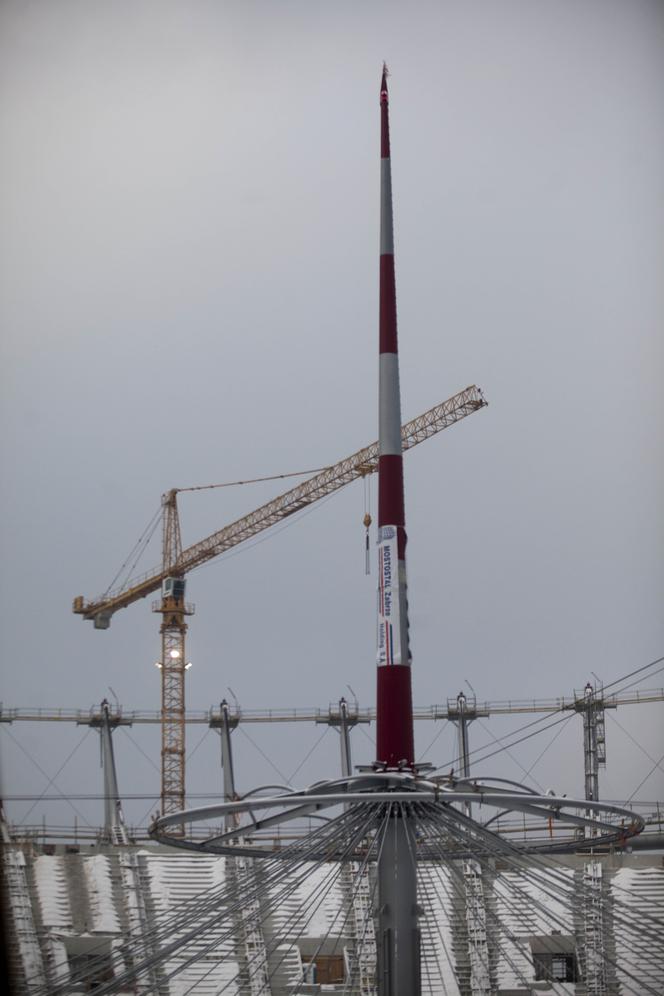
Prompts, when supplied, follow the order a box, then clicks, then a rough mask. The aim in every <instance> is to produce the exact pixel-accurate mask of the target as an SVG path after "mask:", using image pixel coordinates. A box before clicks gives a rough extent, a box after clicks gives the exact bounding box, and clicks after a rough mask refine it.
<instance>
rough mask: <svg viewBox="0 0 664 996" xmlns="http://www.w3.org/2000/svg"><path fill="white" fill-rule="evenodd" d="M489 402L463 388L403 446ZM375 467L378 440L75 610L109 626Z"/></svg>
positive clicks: (80, 601) (406, 431)
mask: <svg viewBox="0 0 664 996" xmlns="http://www.w3.org/2000/svg"><path fill="white" fill-rule="evenodd" d="M486 405H487V401H486V400H485V398H484V395H483V394H482V391H481V390H480V389H479V388H478V387H476V386H475V385H474V384H473V385H471V386H470V387H467V388H465V390H463V391H460V392H459V393H458V394H455V395H453V396H452V397H451V398H448V399H447V401H443V402H442V403H441V404H439V405H435V406H434V407H433V408H430V409H429V410H428V411H426V412H423V413H422V415H418V416H417V418H414V419H412V421H410V422H406V423H405V424H404V425H403V426H402V428H401V442H402V447H403V449H404V450H408V449H412V448H413V446H417V445H418V444H419V443H421V442H424V440H425V439H429V438H430V437H431V436H434V435H436V434H437V433H438V432H441V431H442V430H443V429H447V428H448V427H449V426H451V425H454V424H455V423H456V422H460V421H461V420H462V419H464V418H466V416H468V415H471V414H472V413H473V412H475V411H479V410H480V409H481V408H484V407H486ZM377 468H378V442H374V443H372V444H371V445H370V446H365V447H364V448H363V449H361V450H358V451H357V452H356V453H354V454H353V455H352V456H350V457H346V459H345V460H340V461H339V462H338V463H336V464H333V465H332V466H331V467H328V468H327V469H325V470H323V471H321V472H320V473H318V474H316V475H314V476H313V477H311V478H309V479H308V480H306V481H303V482H302V483H301V484H298V485H296V486H295V487H294V488H291V489H290V490H289V491H286V492H284V493H283V494H282V495H279V496H278V497H277V498H273V499H272V500H271V501H269V502H267V504H265V505H261V506H260V508H257V509H255V510H254V511H253V512H250V513H249V514H248V515H245V516H243V517H242V518H241V519H238V520H236V521H235V522H232V523H230V524H229V525H227V526H224V527H223V529H220V530H218V531H217V532H216V533H213V534H212V535H211V536H208V537H207V538H206V539H204V540H201V541H199V542H198V543H195V544H194V545H193V546H190V547H188V548H187V549H185V550H183V551H182V553H181V554H180V556H179V557H178V560H177V562H176V563H175V564H172V565H171V566H170V568H169V569H168V570H163V569H161V568H158V569H156V570H154V571H151V572H149V573H148V574H147V575H145V576H144V577H142V578H138V579H134V581H133V582H132V583H130V584H129V585H127V586H126V587H125V588H122V589H120V590H119V591H114V592H108V593H106V594H105V595H103V596H101V597H99V598H96V599H94V600H92V601H89V602H88V601H86V600H85V599H84V597H83V596H82V595H78V596H77V597H76V598H75V599H74V602H73V606H72V611H73V612H74V613H76V614H77V615H82V616H83V618H84V619H91V620H93V622H94V624H95V628H96V629H108V627H109V625H110V620H111V617H112V615H113V613H114V612H117V610H118V609H124V608H126V607H127V606H129V605H131V604H132V603H133V602H137V601H139V600H140V599H141V598H146V597H147V596H148V595H151V594H152V593H153V592H155V591H158V590H159V589H160V588H161V585H162V583H163V582H164V580H165V579H166V578H167V577H170V576H171V575H172V574H173V573H177V574H178V575H179V576H183V575H185V574H187V573H189V572H190V571H193V570H195V568H197V567H200V566H201V565H202V564H204V563H206V562H207V561H209V560H212V559H213V558H214V557H218V556H219V555H221V554H222V553H225V552H226V551H227V550H230V549H232V548H233V547H235V546H237V545H238V544H239V543H243V542H244V541H245V540H247V539H251V537H252V536H255V535H256V534H257V533H259V532H262V531H263V530H265V529H269V528H270V526H273V525H275V524H276V523H277V522H280V521H282V520H283V519H285V518H287V517H288V516H290V515H293V514H295V512H299V511H301V510H302V509H304V508H306V507H307V506H308V505H311V504H313V502H315V501H318V500H319V499H320V498H324V497H325V496H326V495H329V494H332V493H333V492H334V491H338V490H339V489H340V488H343V487H345V485H346V484H350V483H351V482H352V481H355V480H357V479H358V478H360V477H365V476H366V475H367V474H373V473H375V471H376V470H377Z"/></svg>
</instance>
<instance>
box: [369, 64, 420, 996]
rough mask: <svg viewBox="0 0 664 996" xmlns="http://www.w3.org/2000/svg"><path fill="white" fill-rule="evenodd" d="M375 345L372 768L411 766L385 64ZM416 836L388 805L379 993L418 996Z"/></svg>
mask: <svg viewBox="0 0 664 996" xmlns="http://www.w3.org/2000/svg"><path fill="white" fill-rule="evenodd" d="M380 112H381V163H380V169H381V173H380V323H379V324H380V345H379V352H380V358H379V389H378V396H379V412H378V422H379V431H378V441H379V456H378V633H377V637H378V639H377V644H378V646H377V655H376V663H377V666H378V667H377V670H378V675H377V701H376V726H377V731H376V767H377V768H382V769H384V770H390V769H392V770H395V769H396V770H400V769H409V770H413V768H414V766H415V746H414V737H413V705H412V692H411V669H410V649H409V640H408V598H407V587H406V517H405V503H404V488H403V455H402V445H401V398H400V391H399V354H398V349H397V309H396V283H395V274H394V237H393V222H392V174H391V161H390V130H389V110H388V93H387V69H386V67H385V66H383V76H382V80H381V87H380ZM417 916H418V908H417V862H416V858H415V834H414V830H413V824H412V821H411V818H410V816H409V814H408V810H407V809H406V807H402V806H399V805H396V804H395V805H392V806H391V807H390V814H389V820H388V826H387V830H386V835H385V838H384V840H383V842H382V846H381V851H380V856H379V859H378V910H377V918H378V937H377V948H378V991H379V994H380V996H420V992H421V983H420V935H419V928H418V923H417Z"/></svg>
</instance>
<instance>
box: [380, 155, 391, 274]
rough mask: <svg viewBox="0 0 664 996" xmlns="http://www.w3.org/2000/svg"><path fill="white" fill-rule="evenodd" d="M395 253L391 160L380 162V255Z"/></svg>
mask: <svg viewBox="0 0 664 996" xmlns="http://www.w3.org/2000/svg"><path fill="white" fill-rule="evenodd" d="M393 253H394V231H393V228H392V173H391V171H390V160H389V159H381V161H380V254H381V256H386V255H392V254H393Z"/></svg>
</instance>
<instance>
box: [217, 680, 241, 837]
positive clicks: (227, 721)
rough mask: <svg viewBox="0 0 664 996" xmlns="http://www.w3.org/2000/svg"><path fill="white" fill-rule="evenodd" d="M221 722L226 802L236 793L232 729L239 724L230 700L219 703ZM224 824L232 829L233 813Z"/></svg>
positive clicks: (226, 817) (220, 731) (233, 797)
mask: <svg viewBox="0 0 664 996" xmlns="http://www.w3.org/2000/svg"><path fill="white" fill-rule="evenodd" d="M219 712H220V723H219V736H220V738H221V767H222V771H223V773H224V802H232V801H233V799H235V798H236V795H235V772H234V770H233V748H232V746H231V731H232V730H234V729H235V727H236V726H237V720H235V721H232V720H231V716H230V709H229V707H228V702H227V701H226V699H223V700H222V702H221V703H220V705H219ZM224 826H225V827H226V828H227V829H231V828H232V827H233V826H234V818H233V815H232V814H231V813H227V814H226V816H225V817H224Z"/></svg>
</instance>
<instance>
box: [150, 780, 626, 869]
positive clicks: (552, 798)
mask: <svg viewBox="0 0 664 996" xmlns="http://www.w3.org/2000/svg"><path fill="white" fill-rule="evenodd" d="M269 788H273V787H272V786H270V787H269ZM261 791H262V790H261V789H256V790H254V792H253V793H250V794H249V795H248V796H246V797H244V798H243V799H240V800H238V801H234V802H225V803H220V804H218V805H214V806H203V807H201V808H197V809H187V810H182V811H181V812H179V813H172V814H169V815H168V816H162V817H161V818H158V819H156V820H155V822H154V823H153V825H152V827H151V828H150V835H151V837H152V838H153V839H155V840H157V841H159V842H160V843H163V844H168V845H170V846H175V847H182V848H185V849H187V850H195V851H203V852H209V853H215V854H228V855H236V856H238V855H246V856H248V857H255V858H261V857H270V858H274V857H278V856H279V853H280V852H279V849H278V848H277V849H275V847H274V843H273V842H271V841H268V840H266V839H265V833H266V831H274V828H278V832H279V833H281V832H282V831H281V828H282V827H283V825H284V824H286V823H291V826H292V828H293V829H295V828H297V827H298V824H299V830H298V832H299V833H300V834H302V835H303V839H304V837H305V836H306V832H305V831H304V829H303V823H307V822H308V821H309V820H310V819H311V818H312V817H313V818H318V819H320V818H321V816H323V817H324V818H325V816H324V814H325V811H329V815H328V816H327V818H328V819H334V820H335V821H336V822H337V823H339V824H340V825H341V827H342V832H341V834H337V835H336V836H335V843H334V845H333V846H330V844H329V841H328V843H327V844H326V846H325V847H324V849H323V850H322V851H321V853H320V854H311V859H313V860H320V861H338V860H360V859H362V858H363V857H365V856H366V855H367V854H368V853H369V852H370V851H371V830H370V831H369V833H368V836H367V835H366V834H365V835H364V836H363V837H362V839H361V840H356V843H355V844H354V845H349V842H350V841H352V840H353V838H354V836H356V834H357V826H358V824H359V822H360V820H361V822H362V825H364V826H365V827H366V826H367V825H368V826H370V827H372V826H373V827H375V828H377V827H378V826H379V825H380V824H381V822H382V821H383V820H384V818H385V814H386V813H387V812H388V811H392V812H394V813H401V814H402V815H407V816H409V817H412V818H413V820H414V823H415V825H416V826H417V824H418V822H419V823H421V824H422V825H425V824H426V826H427V827H428V828H429V830H428V832H427V833H422V834H420V835H418V834H417V833H416V842H417V857H418V859H419V860H423V861H426V860H434V859H436V860H439V859H440V857H441V854H444V855H445V856H447V857H449V858H450V859H452V858H472V857H474V856H476V855H477V853H478V852H482V851H485V850H487V847H488V845H489V844H491V847H492V849H495V847H496V844H500V846H501V847H502V848H505V847H507V848H509V849H514V850H517V851H518V852H520V853H532V852H540V853H541V852H545V853H546V852H548V853H565V852H566V851H578V850H581V849H584V848H593V849H596V848H598V847H602V848H603V847H606V846H607V845H609V844H616V843H618V844H624V843H625V841H626V840H628V839H629V838H630V837H633V836H634V835H636V834H638V833H640V832H641V830H642V829H643V827H644V822H643V820H642V819H641V817H640V816H638V815H637V814H636V813H633V812H632V811H631V810H628V809H623V808H621V807H619V806H613V805H609V804H608V803H604V802H594V801H592V800H587V799H583V800H578V799H568V798H567V797H566V796H556V795H551V794H549V795H538V794H537V793H535V792H534V791H532V790H531V789H528V788H526V787H524V786H522V785H519V784H518V783H516V782H506V781H505V780H504V779H483V780H475V779H451V778H448V777H445V778H432V777H428V778H427V777H421V776H419V775H417V774H413V773H411V772H404V771H387V772H374V773H368V774H362V775H356V776H351V777H349V778H341V779H338V780H334V781H323V782H317V783H316V784H314V785H312V786H310V787H309V788H307V789H304V790H302V791H292V790H291V791H284V792H283V793H280V794H278V795H261V794H258V793H260V792H261ZM470 807H473V809H474V811H475V812H476V813H478V817H479V818H475V819H473V818H471V816H470V815H469V813H470V812H471V809H470ZM486 810H490V811H491V815H490V816H489V817H488V818H487V819H484V818H483V817H484V814H485V813H486ZM335 812H336V815H335ZM372 816H373V817H374V818H373V820H372ZM229 818H230V819H229ZM220 819H221V820H223V821H224V823H225V824H226V827H225V828H224V829H221V830H220V829H219V827H218V825H217V827H215V828H211V829H210V835H209V836H208V837H206V838H204V839H203V840H200V839H196V840H194V839H192V838H187V837H186V836H185V835H184V834H185V832H186V828H187V826H188V825H191V824H197V823H205V822H208V823H209V822H211V821H215V820H216V821H218V820H220ZM228 823H233V824H234V825H233V826H230V827H229V826H228ZM432 825H435V827H436V828H437V832H436V836H435V839H432V837H431V832H430V828H431V826H432ZM344 826H345V827H346V828H347V833H346V834H344V833H343V827H344ZM174 831H175V832H174ZM261 835H263V840H261V839H260V838H261ZM271 836H272V835H271ZM295 836H297V833H296V834H295ZM349 846H350V850H349Z"/></svg>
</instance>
